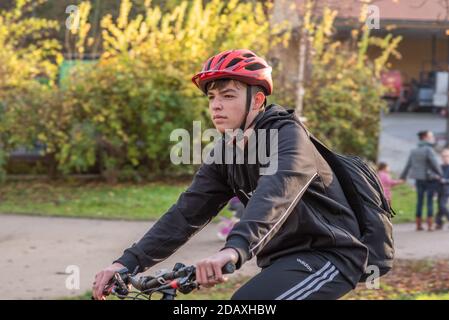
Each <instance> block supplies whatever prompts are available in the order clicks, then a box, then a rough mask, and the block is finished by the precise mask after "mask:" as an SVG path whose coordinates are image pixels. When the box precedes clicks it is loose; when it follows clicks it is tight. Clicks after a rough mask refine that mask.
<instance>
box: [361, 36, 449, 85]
mask: <svg viewBox="0 0 449 320" xmlns="http://www.w3.org/2000/svg"><path fill="white" fill-rule="evenodd" d="M398 51H399V52H400V53H401V55H402V59H399V60H398V59H396V58H394V57H392V58H390V60H389V63H390V64H391V68H392V69H398V70H400V71H401V72H402V73H403V75H404V77H405V80H406V81H407V80H411V78H415V79H419V73H420V71H421V70H422V68H423V67H424V68H425V70H427V71H429V70H430V68H431V61H432V39H431V36H430V35H429V36H428V37H413V36H404V37H403V39H402V41H401V42H400V44H399V46H398ZM376 53H377V52H376V50H371V51H370V52H369V56H370V57H371V58H374V57H375V56H376ZM448 55H449V53H448V40H446V39H444V38H442V39H437V44H436V61H437V62H438V63H439V65H440V68H443V69H444V68H445V70H447V68H448V59H449V58H448ZM424 62H425V64H424Z"/></svg>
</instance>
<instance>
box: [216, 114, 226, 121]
mask: <svg viewBox="0 0 449 320" xmlns="http://www.w3.org/2000/svg"><path fill="white" fill-rule="evenodd" d="M226 118H227V117H225V116H221V115H218V114H217V115H215V116H214V117H213V119H214V120H218V119H226Z"/></svg>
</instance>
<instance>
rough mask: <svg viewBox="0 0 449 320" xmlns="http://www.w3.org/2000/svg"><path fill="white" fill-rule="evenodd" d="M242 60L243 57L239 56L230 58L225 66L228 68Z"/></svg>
mask: <svg viewBox="0 0 449 320" xmlns="http://www.w3.org/2000/svg"><path fill="white" fill-rule="evenodd" d="M242 60H243V59H241V58H235V59H232V60H231V62H229V64H228V65H227V66H226V68H229V67H232V66H233V65H236V64H237V63H239V62H240V61H242Z"/></svg>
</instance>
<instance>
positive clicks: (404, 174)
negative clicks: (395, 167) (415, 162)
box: [400, 154, 412, 180]
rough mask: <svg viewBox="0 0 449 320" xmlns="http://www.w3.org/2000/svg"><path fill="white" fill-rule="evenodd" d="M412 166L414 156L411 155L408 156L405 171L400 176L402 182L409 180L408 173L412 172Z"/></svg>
mask: <svg viewBox="0 0 449 320" xmlns="http://www.w3.org/2000/svg"><path fill="white" fill-rule="evenodd" d="M411 165H412V155H411V154H410V155H409V156H408V160H407V164H406V165H405V168H404V170H403V171H402V173H401V175H400V178H401V179H402V180H406V179H407V175H408V172H409V170H410V167H411Z"/></svg>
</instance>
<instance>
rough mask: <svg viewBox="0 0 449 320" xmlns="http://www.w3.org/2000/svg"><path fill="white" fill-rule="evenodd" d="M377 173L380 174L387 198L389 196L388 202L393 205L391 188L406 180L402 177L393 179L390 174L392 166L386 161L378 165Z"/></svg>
mask: <svg viewBox="0 0 449 320" xmlns="http://www.w3.org/2000/svg"><path fill="white" fill-rule="evenodd" d="M377 174H378V175H379V178H380V183H382V187H383V188H384V194H385V198H387V200H388V203H389V204H390V205H391V188H393V187H394V186H396V185H398V184H402V183H404V182H405V181H404V180H402V179H400V180H395V179H392V178H391V175H390V167H389V166H388V164H386V163H385V162H381V163H379V165H378V166H377Z"/></svg>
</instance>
